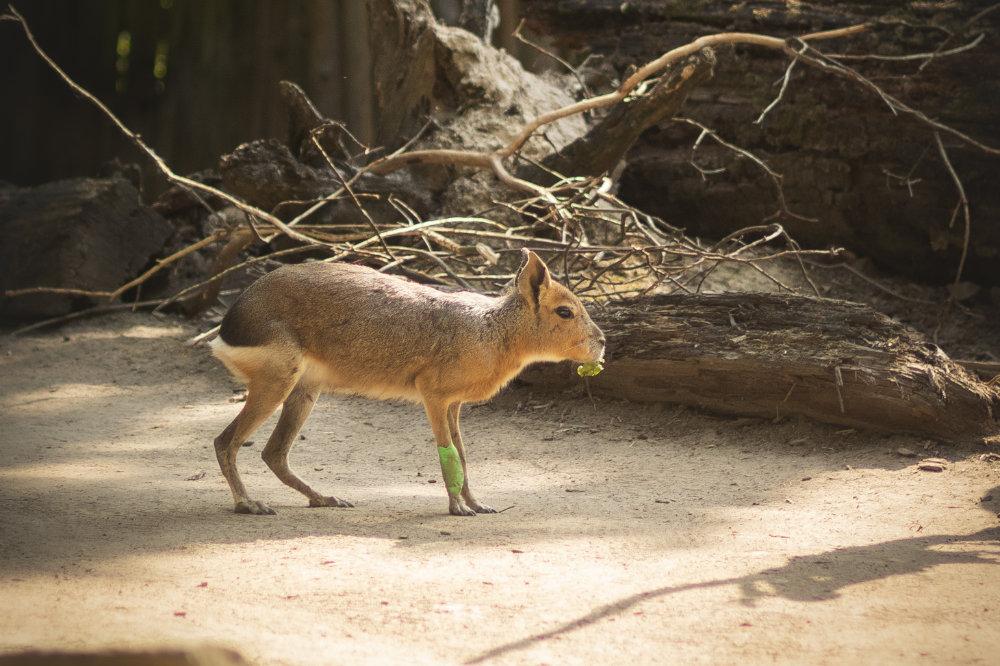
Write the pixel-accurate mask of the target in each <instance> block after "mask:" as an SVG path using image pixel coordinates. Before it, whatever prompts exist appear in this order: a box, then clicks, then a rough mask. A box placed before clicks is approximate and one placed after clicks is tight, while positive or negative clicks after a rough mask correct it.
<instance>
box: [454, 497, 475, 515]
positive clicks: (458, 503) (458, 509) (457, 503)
mask: <svg viewBox="0 0 1000 666" xmlns="http://www.w3.org/2000/svg"><path fill="white" fill-rule="evenodd" d="M448 513H450V514H451V515H453V516H474V515H476V512H475V511H473V510H472V509H470V508H469V507H468V506H466V504H465V502H463V501H462V500H460V499H458V498H457V497H449V498H448Z"/></svg>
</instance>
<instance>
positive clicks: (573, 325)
mask: <svg viewBox="0 0 1000 666" xmlns="http://www.w3.org/2000/svg"><path fill="white" fill-rule="evenodd" d="M521 255H522V262H521V268H520V269H519V270H518V273H517V277H516V278H515V280H514V289H516V290H517V292H518V293H519V294H520V296H521V297H522V298H523V299H524V301H525V302H526V303H527V306H528V309H529V316H530V317H532V318H533V321H534V324H535V326H534V335H532V336H531V347H532V348H531V349H530V350H528V351H529V354H530V355H531V356H533V357H535V359H536V360H539V361H542V360H544V361H577V362H579V363H599V362H601V361H603V360H604V333H603V332H601V329H600V328H598V327H597V324H595V323H594V321H593V320H592V319H591V318H590V315H589V314H587V310H586V309H585V308H584V307H583V303H582V302H580V299H579V298H577V297H576V295H575V294H573V292H571V291H570V290H569V289H567V288H566V287H564V286H563V285H561V284H559V283H558V282H556V281H555V280H553V279H552V275H551V274H550V273H549V269H548V267H547V266H546V265H545V262H543V261H542V260H541V259H539V257H538V255H537V254H535V253H534V252H532V251H530V250H522V251H521Z"/></svg>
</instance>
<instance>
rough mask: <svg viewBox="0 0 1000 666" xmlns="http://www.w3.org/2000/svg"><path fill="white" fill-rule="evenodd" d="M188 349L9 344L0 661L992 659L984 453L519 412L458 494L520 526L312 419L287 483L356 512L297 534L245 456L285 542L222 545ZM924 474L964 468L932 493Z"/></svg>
mask: <svg viewBox="0 0 1000 666" xmlns="http://www.w3.org/2000/svg"><path fill="white" fill-rule="evenodd" d="M194 332H195V331H194V329H193V328H191V327H189V326H188V325H187V324H184V323H181V322H178V321H174V320H166V321H161V320H157V319H154V318H152V317H149V316H146V315H121V316H117V317H114V318H104V319H99V320H94V321H90V322H84V323H79V324H76V325H73V326H69V327H66V328H63V329H61V330H59V331H57V332H51V333H42V334H36V335H31V336H26V337H23V338H18V339H13V340H12V339H9V338H5V339H3V341H2V342H0V410H2V411H0V447H2V448H0V450H2V452H3V456H2V459H0V590H2V593H0V597H2V599H3V605H4V611H5V612H4V613H3V614H0V653H6V652H13V651H17V650H22V649H27V648H61V649H81V648H98V647H106V646H113V647H147V646H161V645H178V644H180V645H192V644H204V643H208V644H214V645H223V646H230V647H234V648H236V649H238V650H239V651H240V652H242V653H243V654H244V655H245V656H246V657H247V658H248V659H250V660H251V661H254V662H257V663H261V664H357V663H379V662H383V663H428V664H439V663H526V664H539V663H549V664H567V663H587V664H590V663H650V662H658V663H712V664H715V663H736V662H742V663H797V664H800V663H815V664H825V663H831V664H833V663H879V664H886V663H914V662H916V663H935V664H941V663H983V664H988V663H992V664H996V663H998V659H1000V657H998V655H1000V566H998V565H1000V518H998V516H997V514H998V512H1000V462H990V460H989V458H988V457H985V456H983V451H982V450H978V449H974V448H954V447H946V446H941V445H938V444H937V443H934V442H927V441H922V440H917V439H912V438H904V437H885V436H881V435H873V434H870V433H856V432H853V431H838V430H836V429H833V428H828V427H824V426H820V425H815V424H811V423H805V422H794V421H786V422H783V423H779V424H772V423H770V422H762V421H757V420H750V419H727V418H721V417H714V416H710V415H704V414H699V413H696V412H693V411H690V410H685V409H679V408H676V407H672V406H667V407H662V406H641V405H631V404H627V403H619V402H611V401H598V402H597V403H596V404H592V403H591V401H590V400H588V399H587V398H586V397H585V396H576V395H568V396H567V395H562V396H549V395H531V394H529V393H528V392H527V391H526V390H525V389H523V388H521V389H519V388H516V387H515V388H512V389H509V390H508V391H506V392H505V393H503V394H502V395H501V396H500V397H498V398H497V399H496V400H494V401H493V402H492V403H490V404H488V405H484V406H479V407H473V408H471V409H469V410H468V411H467V413H466V415H465V418H464V423H465V427H466V432H467V439H468V440H470V442H469V446H470V449H471V453H472V480H473V481H474V484H475V485H474V487H475V488H476V489H477V491H478V495H479V496H480V497H481V498H482V499H483V500H484V501H487V502H489V503H492V504H493V505H494V506H495V507H497V508H502V509H507V510H506V511H504V512H503V513H500V514H498V515H483V516H477V517H474V518H458V517H452V516H449V515H447V513H446V510H447V508H446V505H447V503H446V499H445V490H444V487H443V484H442V483H441V482H440V480H439V478H438V477H439V470H438V463H437V456H436V454H435V453H434V449H433V444H432V440H431V437H430V430H429V428H428V427H427V425H426V424H425V422H424V419H423V414H422V411H421V409H420V408H419V407H417V406H411V405H402V404H392V403H375V402H369V401H365V400H361V399H343V398H334V397H324V398H323V400H321V403H320V406H319V407H318V408H317V410H316V411H315V412H314V414H313V416H312V418H311V419H310V420H309V422H307V424H306V427H305V430H304V434H305V439H304V440H302V441H299V442H298V444H297V446H296V448H295V449H294V450H293V455H292V460H293V464H296V463H297V465H296V466H297V468H298V470H299V471H300V472H301V473H302V475H303V476H304V477H306V478H307V479H308V480H310V481H312V482H315V483H314V485H316V486H317V487H318V488H319V489H322V490H325V491H328V492H330V493H333V494H337V495H339V496H342V497H345V498H348V499H350V500H352V501H354V502H355V503H356V505H357V506H356V508H353V509H308V508H306V507H305V500H304V499H303V498H302V497H301V496H299V495H298V494H297V493H295V492H293V491H292V490H290V489H288V488H286V487H284V486H283V485H281V484H280V482H279V481H278V480H277V479H276V478H275V477H274V476H273V475H272V474H271V473H270V471H268V470H267V468H266V467H265V466H264V464H263V462H262V461H261V460H260V458H259V454H260V450H261V448H262V444H263V441H264V440H265V439H266V436H267V433H266V432H264V431H262V432H260V433H258V434H257V435H256V436H255V437H254V440H255V442H254V443H253V444H252V445H251V446H249V447H248V448H245V449H244V450H243V452H242V455H241V459H240V462H241V468H242V470H243V474H244V479H245V481H246V482H247V485H248V486H249V487H250V489H251V492H252V493H253V494H255V495H256V497H257V498H258V499H261V500H263V501H265V502H267V503H268V504H270V505H271V506H272V507H274V508H275V509H276V510H277V511H278V515H277V516H246V515H236V514H234V513H232V510H231V509H232V507H231V499H230V495H229V492H228V489H227V487H226V485H225V483H224V481H223V480H222V478H221V475H220V474H219V471H218V467H217V464H216V461H215V455H214V451H213V448H212V439H213V438H214V437H215V435H217V434H218V433H219V432H220V431H221V430H222V428H223V427H224V426H225V425H226V424H227V423H228V422H229V420H230V419H231V418H232V417H233V416H234V415H235V413H236V412H237V411H238V410H239V408H240V405H239V404H238V403H236V402H234V399H235V398H236V397H237V395H238V394H236V393H234V389H236V388H237V385H236V384H235V383H234V382H233V381H232V380H231V379H229V378H228V376H227V375H226V374H225V372H224V371H223V370H222V368H221V367H220V366H219V365H218V364H217V363H216V362H215V361H214V360H212V359H211V358H210V357H209V355H208V352H207V351H206V350H205V349H204V348H194V349H192V348H190V347H188V346H186V344H185V339H186V338H188V337H190V336H191V335H192V334H193V333H194ZM272 424H273V419H272V421H271V422H270V423H269V425H272ZM267 427H268V426H265V429H266V428H267ZM900 447H904V448H907V449H910V450H912V451H913V452H915V453H917V457H904V456H902V455H900V454H899V453H897V450H898V449H899V448H900ZM927 455H935V456H941V457H943V458H946V459H948V460H949V461H951V462H950V464H949V465H948V468H947V470H946V471H944V472H941V473H932V472H923V471H919V470H918V469H917V467H916V461H917V460H919V458H920V457H923V456H927ZM508 507H509V508H508Z"/></svg>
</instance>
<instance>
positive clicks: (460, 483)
mask: <svg viewBox="0 0 1000 666" xmlns="http://www.w3.org/2000/svg"><path fill="white" fill-rule="evenodd" d="M424 409H425V410H427V420H428V421H430V424H431V429H432V430H433V431H434V441H435V442H436V443H437V452H438V459H439V460H440V461H441V475H442V476H443V477H444V485H445V487H446V488H447V489H448V512H449V513H451V514H452V515H453V516H474V515H476V512H475V511H474V510H473V509H470V508H469V507H468V505H466V503H465V502H464V501H463V500H462V489H463V488H464V487H465V470H464V469H463V465H462V459H461V457H460V456H459V454H458V449H457V448H455V444H454V443H453V442H452V441H451V429H450V428H449V427H448V405H447V404H446V403H445V401H443V400H438V399H435V398H434V397H432V396H429V395H426V394H425V395H424Z"/></svg>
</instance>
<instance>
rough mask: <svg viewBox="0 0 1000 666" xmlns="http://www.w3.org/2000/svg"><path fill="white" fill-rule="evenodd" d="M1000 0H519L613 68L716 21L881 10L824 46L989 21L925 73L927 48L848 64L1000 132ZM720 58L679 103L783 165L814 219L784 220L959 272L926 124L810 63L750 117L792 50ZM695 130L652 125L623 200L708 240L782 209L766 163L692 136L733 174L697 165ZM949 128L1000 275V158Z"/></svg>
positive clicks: (867, 43) (806, 24)
mask: <svg viewBox="0 0 1000 666" xmlns="http://www.w3.org/2000/svg"><path fill="white" fill-rule="evenodd" d="M992 5H993V3H991V2H989V3H988V2H962V3H949V4H942V3H920V2H913V1H901V0H895V1H894V2H889V3H873V2H862V1H860V0H855V1H853V2H842V3H826V4H825V5H816V4H815V3H783V2H780V3H779V2H768V1H755V2H745V3H738V4H736V5H734V3H730V2H722V1H721V0H700V1H698V2H683V3H682V2H660V1H658V0H657V1H654V0H636V1H632V2H628V3H620V2H604V1H602V0H538V1H537V2H530V3H525V4H524V10H525V12H527V14H528V18H529V27H530V29H531V31H532V34H534V35H546V36H548V38H549V40H550V42H552V43H553V44H554V46H555V48H556V49H557V50H559V51H561V52H562V53H563V54H564V55H566V56H567V57H568V59H569V60H570V61H571V62H574V63H579V62H581V61H583V59H584V57H585V56H586V55H587V54H598V55H603V56H605V57H606V58H607V60H609V61H610V64H611V65H612V67H613V69H614V70H616V71H617V72H618V73H619V74H620V73H622V72H624V70H625V69H626V68H627V67H628V66H629V65H633V64H638V63H643V62H646V61H648V60H650V59H652V58H655V57H657V56H658V55H660V54H662V53H663V52H665V51H667V50H669V49H671V48H673V47H675V46H678V45H680V44H683V43H686V42H689V41H690V40H692V39H694V38H696V37H699V36H701V35H704V34H708V33H714V32H722V31H751V32H761V33H765V34H771V35H776V36H794V35H799V34H804V33H808V32H811V31H816V30H824V29H829V28H837V27H844V26H848V25H853V24H858V23H872V27H871V28H870V29H869V31H868V32H866V33H864V34H862V35H859V36H856V37H852V38H850V39H849V40H836V41H831V42H823V43H817V46H819V47H820V48H821V49H822V50H824V51H828V52H831V53H835V52H840V53H844V52H848V53H855V54H860V53H878V54H881V55H903V54H912V53H926V52H933V51H935V50H936V49H938V48H939V46H941V45H942V44H943V43H944V42H945V41H946V40H948V41H947V44H945V50H948V49H951V48H954V47H959V46H962V45H964V44H967V43H969V42H971V41H973V40H975V39H977V37H978V35H980V34H983V35H984V37H983V40H982V42H981V43H980V44H979V45H978V46H977V47H976V48H973V49H971V50H968V51H964V52H962V53H958V54H955V55H950V56H944V57H939V58H935V59H934V60H933V61H932V62H931V64H930V65H928V66H927V67H926V68H925V69H924V70H923V71H922V72H918V71H917V70H918V67H919V66H920V65H921V63H922V62H923V61H921V60H907V61H897V62H889V61H877V60H847V61H845V63H846V64H848V65H850V66H854V67H857V68H858V69H859V70H860V71H862V72H863V73H865V74H866V75H867V76H869V77H871V78H873V79H874V80H875V81H876V83H877V84H878V85H880V86H882V87H884V88H885V89H886V91H887V92H889V93H890V94H893V95H896V96H897V97H899V98H901V99H902V100H904V101H905V102H907V103H909V104H910V105H911V106H914V107H916V108H919V109H921V110H923V111H925V112H926V113H927V114H928V115H929V116H931V117H932V118H935V119H937V120H940V121H941V122H944V123H947V124H949V125H952V126H954V127H956V128H958V129H960V130H962V131H963V132H966V133H967V134H970V135H972V136H974V137H976V138H978V139H979V140H981V141H983V142H984V143H987V144H995V143H997V141H996V139H995V137H997V136H1000V115H998V114H997V112H996V109H997V106H998V103H1000V96H998V88H997V84H996V75H995V73H996V72H997V71H1000V49H998V48H997V44H998V37H1000V35H998V33H1000V10H998V11H989V12H982V10H984V9H988V8H989V7H990V6H992ZM981 12H982V14H981V15H979V14H980V13H981ZM977 15H979V16H978V18H977ZM970 19H975V20H971V21H970ZM947 31H951V33H952V36H951V37H950V38H949V32H947ZM717 56H718V60H719V63H718V65H717V66H716V67H715V78H714V80H713V81H712V82H711V83H709V84H707V85H704V86H702V87H701V88H699V90H697V91H696V92H694V93H692V94H691V96H690V97H689V100H688V103H687V105H686V109H685V112H684V114H685V115H688V116H691V117H693V118H695V119H697V120H699V121H701V122H703V123H704V124H706V125H708V126H710V127H712V128H714V129H716V130H718V132H719V134H720V135H721V136H722V137H724V138H726V139H727V140H729V141H732V142H733V143H735V144H737V145H740V146H742V147H745V148H747V149H749V150H751V151H752V152H754V153H755V154H757V155H759V156H761V157H762V158H764V159H765V160H766V161H767V162H768V163H769V164H770V165H771V166H772V167H773V168H774V169H775V170H776V171H778V172H780V173H782V174H784V177H785V178H784V190H785V194H786V196H787V199H788V204H789V208H790V209H791V210H792V211H794V212H797V213H800V214H802V215H805V216H808V217H815V218H818V219H819V221H818V222H808V221H803V220H799V219H794V218H788V219H783V220H782V222H783V223H784V224H785V226H786V227H787V228H788V229H789V231H790V232H791V233H792V235H793V236H795V237H796V238H797V239H799V240H801V241H804V242H805V243H806V244H808V245H811V246H814V247H823V246H826V245H829V244H837V245H844V246H846V247H848V248H851V249H853V250H855V251H858V252H860V253H862V254H865V255H868V256H870V257H871V258H872V259H874V260H875V261H876V262H878V263H880V264H882V265H883V266H885V267H888V268H890V269H892V270H894V271H896V272H899V273H902V274H905V275H908V276H911V277H915V278H918V279H922V280H928V281H948V280H950V279H952V278H953V277H954V275H955V271H956V268H957V265H958V260H959V256H960V253H961V248H962V245H963V235H964V225H963V222H962V217H961V215H959V216H958V219H957V220H956V221H955V222H954V224H950V221H951V220H952V214H953V210H954V207H955V205H956V202H957V201H958V194H957V191H956V187H955V184H954V182H953V180H952V179H951V177H950V175H949V174H948V171H947V169H946V167H945V165H944V163H943V161H942V159H941V157H940V155H939V154H938V150H937V147H936V144H935V141H934V136H933V133H932V132H931V131H930V130H929V129H928V128H927V127H926V126H924V125H921V124H919V123H917V122H916V121H914V120H911V119H907V118H904V117H902V116H895V115H893V113H892V112H891V111H890V110H889V109H888V108H887V107H886V105H885V104H884V103H883V102H882V101H881V100H880V99H879V98H878V97H877V96H875V95H873V94H871V93H869V92H865V91H863V90H862V89H861V88H860V87H859V86H858V85H857V84H855V83H852V82H848V81H844V80H841V79H838V78H835V77H833V76H830V75H828V74H825V73H822V72H819V71H816V70H815V69H812V68H809V67H805V66H802V64H801V63H800V64H799V65H798V66H797V67H796V68H795V69H794V71H793V74H792V77H791V81H790V84H789V87H788V90H787V91H786V93H785V95H784V98H783V100H782V101H781V103H780V104H779V105H778V106H777V107H776V108H775V109H774V110H773V111H771V112H770V113H769V115H768V116H767V117H766V118H765V120H764V121H763V123H762V124H759V125H758V124H754V122H753V121H754V120H755V119H756V118H757V116H758V115H759V114H760V112H761V110H762V109H763V108H764V107H766V106H767V105H768V104H769V103H770V101H771V100H773V99H774V98H775V96H776V95H777V92H778V88H779V85H776V83H778V82H780V80H781V77H782V75H783V73H784V71H785V68H786V67H787V66H788V60H787V59H786V58H785V57H783V56H780V55H777V54H775V53H773V52H767V51H762V50H761V49H755V48H753V47H739V48H736V49H733V48H727V49H720V50H719V51H718V53H717ZM697 136H698V130H697V129H695V128H693V127H690V126H685V125H681V124H678V123H664V124H661V125H660V126H659V127H658V128H656V129H653V130H650V131H649V132H647V133H646V135H645V136H644V137H643V138H642V139H641V140H640V142H639V143H638V144H637V145H636V147H635V148H634V149H633V150H632V152H631V154H630V156H629V165H628V168H627V169H626V170H625V172H624V174H623V176H622V194H623V196H624V198H626V200H628V201H629V202H630V203H632V204H633V205H636V206H638V207H639V208H642V209H644V210H646V211H648V212H650V213H654V214H657V215H660V216H662V217H664V218H665V219H666V220H667V221H668V222H670V223H672V224H675V225H677V226H681V227H685V228H686V229H687V230H688V231H689V232H690V233H692V234H694V235H705V236H714V237H721V236H724V235H726V234H727V233H729V232H731V231H733V230H734V229H737V228H741V227H744V226H747V225H748V224H753V223H755V222H756V221H758V220H760V219H761V218H763V217H765V216H767V215H770V214H771V213H773V212H774V211H775V210H776V209H777V208H778V203H777V201H776V197H775V191H774V187H773V185H772V184H771V182H770V180H769V179H768V178H767V176H765V175H764V174H763V173H762V172H761V171H760V170H759V169H758V168H757V167H756V166H754V165H752V164H750V163H749V162H748V161H747V160H741V159H739V158H737V157H736V156H735V155H734V154H733V153H732V152H730V151H728V150H726V149H723V148H721V147H719V146H716V145H711V144H712V142H711V141H704V142H703V143H702V145H701V146H700V147H699V149H698V153H697V155H698V162H699V163H700V164H701V165H702V166H704V167H709V168H719V167H725V168H726V172H725V173H719V174H714V175H709V176H708V177H707V178H703V177H702V174H700V173H699V172H698V171H697V170H696V169H695V168H694V167H693V166H692V165H691V164H690V163H689V160H690V159H691V156H692V155H691V146H692V144H693V143H694V141H695V139H696V138H697ZM943 138H944V139H945V143H946V145H947V147H948V152H949V156H950V158H951V161H952V162H953V164H954V166H955V169H956V171H957V173H958V174H959V176H960V177H961V179H962V181H963V183H964V186H965V189H966V192H967V194H968V198H969V201H970V203H971V207H972V234H971V241H972V242H971V247H970V251H969V257H968V262H967V265H966V271H965V275H966V276H967V278H968V279H969V280H972V281H975V282H980V283H984V284H993V285H996V284H1000V225H997V224H993V223H992V222H993V221H994V220H996V219H997V218H998V217H1000V189H998V188H997V187H996V185H995V181H996V177H995V174H996V169H997V167H998V163H1000V158H998V157H996V156H990V155H986V154H984V153H982V152H980V151H978V150H976V149H974V148H968V147H964V146H959V145H958V144H957V142H955V141H952V140H949V139H948V137H947V136H944V137H943ZM897 176H899V177H897ZM907 179H909V180H910V182H909V183H907ZM911 190H912V192H911Z"/></svg>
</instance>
